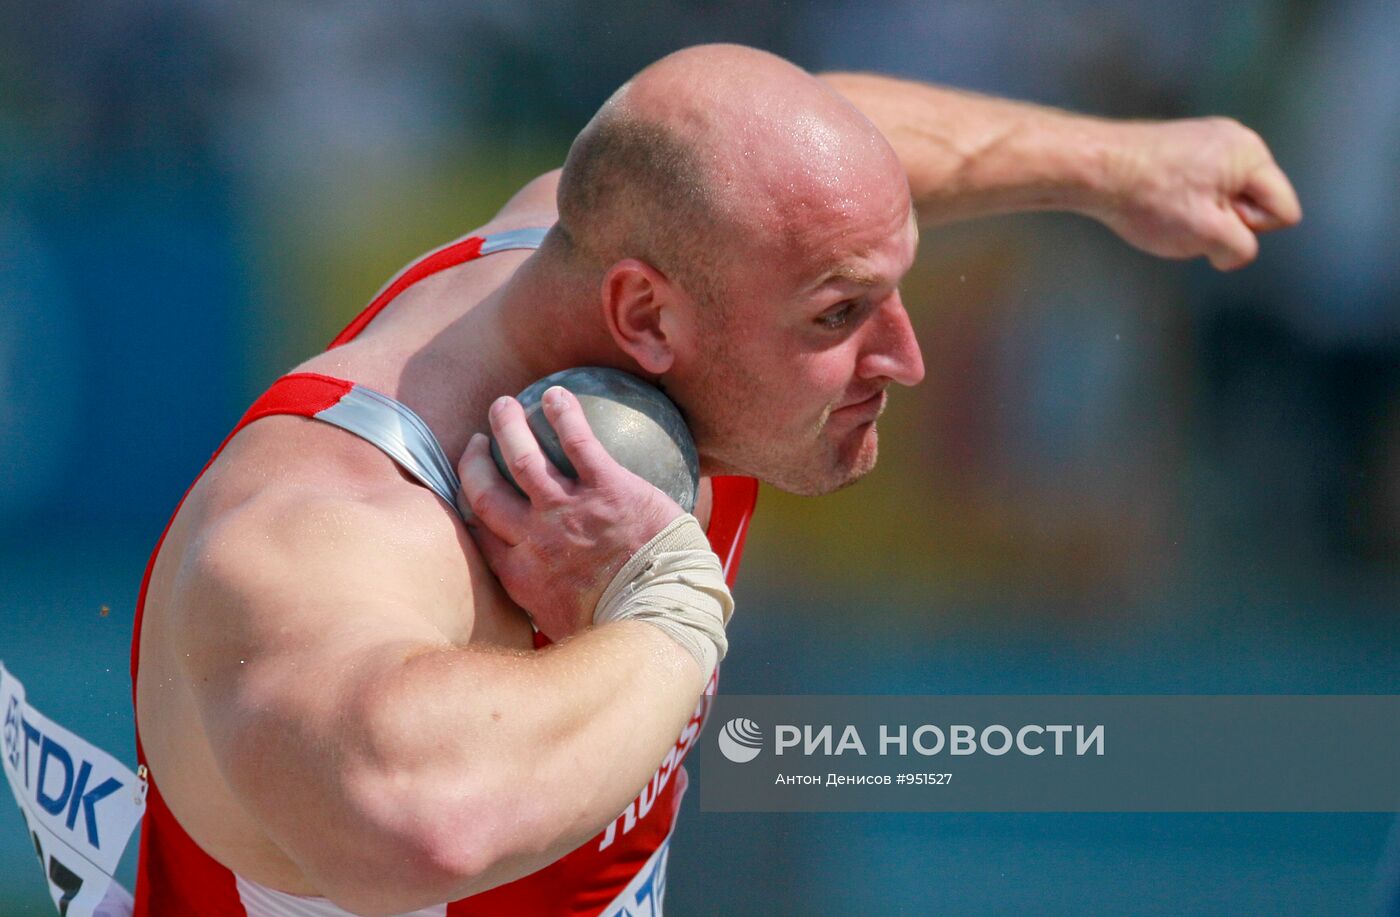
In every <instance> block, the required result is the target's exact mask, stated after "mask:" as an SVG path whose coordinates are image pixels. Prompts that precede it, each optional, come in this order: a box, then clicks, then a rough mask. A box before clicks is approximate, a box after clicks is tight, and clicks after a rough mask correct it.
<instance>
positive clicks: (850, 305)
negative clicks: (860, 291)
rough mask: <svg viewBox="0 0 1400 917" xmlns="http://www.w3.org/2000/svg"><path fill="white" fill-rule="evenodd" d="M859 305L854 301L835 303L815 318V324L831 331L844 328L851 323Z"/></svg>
mask: <svg viewBox="0 0 1400 917" xmlns="http://www.w3.org/2000/svg"><path fill="white" fill-rule="evenodd" d="M859 305H860V303H859V302H857V301H856V300H854V299H848V300H846V301H845V302H842V303H837V304H836V305H835V306H833V307H832V308H831V309H829V310H828V311H826V312H823V313H822V314H821V315H820V316H819V317H818V318H817V324H818V325H821V326H822V327H823V328H828V329H830V330H832V331H837V330H839V329H841V328H844V327H846V326H847V325H849V324H850V323H851V319H853V318H855V314H856V309H857V308H858V307H859Z"/></svg>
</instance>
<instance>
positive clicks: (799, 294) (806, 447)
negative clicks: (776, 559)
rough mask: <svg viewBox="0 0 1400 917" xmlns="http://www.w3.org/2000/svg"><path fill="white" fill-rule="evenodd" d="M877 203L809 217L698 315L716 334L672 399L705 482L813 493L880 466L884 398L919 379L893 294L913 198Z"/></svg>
mask: <svg viewBox="0 0 1400 917" xmlns="http://www.w3.org/2000/svg"><path fill="white" fill-rule="evenodd" d="M900 179H901V181H902V174H901V176H900ZM901 190H904V189H903V188H902V189H901ZM879 200H880V203H879V204H878V205H872V204H871V203H870V202H869V200H868V199H867V201H866V202H864V203H862V204H860V205H856V204H851V203H850V202H846V204H847V206H845V207H839V208H836V209H834V210H831V211H829V212H820V213H818V214H815V215H813V214H812V213H811V212H810V211H808V213H807V214H806V216H807V218H806V219H805V220H803V221H802V222H801V223H800V226H799V228H797V229H795V230H794V231H792V232H790V233H787V234H786V236H785V237H784V238H783V239H781V241H775V242H773V243H772V244H771V246H763V245H760V248H761V249H762V248H765V247H766V248H767V249H768V250H760V251H751V252H749V253H748V254H747V256H741V258H742V260H741V261H740V262H739V263H738V264H736V267H735V272H734V276H733V277H732V278H730V279H729V282H728V283H727V284H726V296H725V299H726V301H725V304H724V307H723V308H721V309H719V310H713V309H712V310H710V314H709V315H701V316H700V317H699V318H698V319H697V324H698V325H699V326H700V327H701V328H702V329H703V326H704V323H705V322H706V321H709V322H710V328H709V331H708V333H700V334H697V336H696V341H697V344H696V347H695V348H693V349H692V352H691V354H690V355H689V356H690V359H687V360H678V361H677V366H676V370H677V372H676V373H675V374H674V375H673V379H674V380H675V381H674V383H673V394H674V395H675V396H676V398H677V400H678V401H679V402H680V403H681V404H682V405H684V406H685V408H686V411H687V415H688V420H689V421H690V424H691V428H692V430H693V431H694V433H695V436H696V443H697V446H698V447H699V450H700V457H701V465H702V469H703V470H704V472H705V473H707V474H747V475H753V476H755V477H758V478H760V479H761V480H763V481H766V482H768V483H770V484H772V485H774V486H776V487H778V488H780V489H782V490H786V491H789V492H792V493H798V494H821V493H828V492H830V491H833V490H836V489H838V488H840V487H844V486H845V485H847V484H850V483H852V482H854V481H855V480H856V479H857V478H859V477H861V476H862V475H864V474H866V473H867V472H869V471H870V470H871V469H872V468H873V467H874V466H875V459H876V451H877V433H876V418H877V417H879V415H880V413H881V412H882V411H883V409H884V406H885V397H886V396H885V389H886V388H887V387H888V386H889V385H890V383H892V382H898V383H900V384H902V385H913V384H915V383H916V382H918V381H919V380H920V379H922V378H923V375H924V366H923V358H922V356H921V355H920V353H919V346H918V342H917V341H916V340H915V339H914V332H913V329H912V328H911V327H910V324H909V316H908V314H907V313H906V312H905V311H904V304H903V302H902V301H901V299H900V292H899V288H898V284H899V281H900V279H901V278H902V277H903V276H904V274H905V272H907V271H908V270H909V267H910V265H911V264H912V263H913V259H914V250H915V247H916V244H917V241H918V233H917V230H916V228H915V226H914V222H913V219H912V216H911V209H910V204H909V197H908V194H907V190H904V193H902V194H897V195H885V196H883V198H880V199H879Z"/></svg>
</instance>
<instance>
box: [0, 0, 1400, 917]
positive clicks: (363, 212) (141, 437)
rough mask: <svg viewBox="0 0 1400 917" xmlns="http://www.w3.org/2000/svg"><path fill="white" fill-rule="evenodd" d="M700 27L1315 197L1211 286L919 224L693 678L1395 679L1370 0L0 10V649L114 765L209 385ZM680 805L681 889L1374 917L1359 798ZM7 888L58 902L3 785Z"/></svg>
mask: <svg viewBox="0 0 1400 917" xmlns="http://www.w3.org/2000/svg"><path fill="white" fill-rule="evenodd" d="M715 40H729V41H741V42H745V43H748V44H754V45H758V46H761V47H765V48H768V49H770V50H773V51H776V52H778V53H781V54H784V55H786V56H788V57H790V58H791V59H793V60H795V61H797V62H798V63H800V64H802V65H804V66H806V67H808V68H811V69H815V70H821V69H873V70H880V71H884V72H889V73H895V74H901V75H905V76H911V77H919V78H924V79H929V80H934V81H939V82H946V83H950V84H954V85H959V86H965V87H969V88H974V89H978V90H983V91H987V92H994V93H999V94H1007V95H1012V96H1015V97H1019V98H1025V99H1031V100H1035V101H1039V102H1042V103H1048V104H1054V105H1061V106H1066V107H1070V108H1074V109H1078V110H1082V111H1088V112H1093V113H1098V114H1103V115H1109V116H1120V117H1172V116H1183V115H1196V114H1228V115H1232V116H1235V117H1238V118H1240V119H1241V120H1243V121H1245V122H1246V123H1247V124H1249V125H1251V126H1253V127H1255V128H1257V129H1258V130H1259V131H1260V132H1261V133H1262V134H1263V135H1264V137H1265V138H1266V139H1267V140H1268V141H1269V142H1270V144H1271V145H1272V147H1273V148H1274V151H1275V153H1276V155H1277V158H1278V160H1279V162H1280V163H1281V165H1282V166H1283V167H1284V168H1285V170H1286V171H1288V172H1289V174H1290V175H1291V176H1292V178H1293V179H1294V181H1295V183H1296V185H1297V188H1298V191H1299V194H1300V196H1301V198H1302V201H1303V205H1304V209H1305V212H1306V214H1307V215H1306V219H1305V222H1304V224H1303V226H1302V227H1301V228H1299V229H1296V230H1293V231H1291V232H1289V233H1286V234H1284V235H1282V236H1280V237H1277V238H1269V239H1267V240H1266V241H1265V243H1264V247H1263V254H1262V255H1261V257H1260V259H1259V261H1258V263H1257V264H1256V265H1255V266H1253V267H1251V268H1249V269H1247V270H1245V271H1244V272H1242V273H1239V274H1234V275H1229V276H1222V275H1218V274H1214V273H1212V272H1211V271H1210V270H1209V269H1208V268H1206V267H1204V266H1203V265H1201V264H1186V265H1183V264H1179V263H1164V262H1157V261H1154V260H1152V259H1150V258H1148V257H1146V256H1144V255H1140V254H1138V253H1136V252H1134V251H1131V250H1129V249H1127V248H1126V247H1125V246H1124V245H1122V244H1121V243H1119V242H1118V241H1117V240H1116V239H1115V238H1114V237H1112V236H1111V235H1110V234H1109V233H1108V232H1107V231H1106V230H1104V229H1102V228H1101V227H1099V226H1097V225H1096V224H1092V223H1090V222H1088V221H1085V220H1082V219H1079V218H1075V217H1068V216H1053V215H1038V216H1032V217H1016V218H1000V219H995V220H989V221H984V222H981V223H976V224H969V225H965V226H959V227H952V228H948V229H943V230H938V231H928V232H926V233H925V234H924V237H923V244H922V246H921V253H920V258H919V262H918V264H917V266H916V267H915V269H914V271H913V274H912V276H911V277H910V278H909V281H908V283H907V284H906V297H905V298H906V302H907V303H908V304H909V308H910V312H911V313H912V314H913V317H914V321H915V325H916V328H917V329H918V331H919V334H920V339H921V340H922V342H923V345H924V351H925V358H926V361H927V364H928V368H929V373H928V379H927V381H925V382H924V384H923V385H922V386H921V387H920V388H919V389H917V390H915V391H912V392H902V393H900V394H899V395H898V396H897V397H896V398H895V399H894V400H893V403H892V407H891V409H890V411H889V414H888V415H887V417H888V420H887V422H886V423H885V424H884V425H883V427H882V429H883V430H884V431H885V436H884V437H883V444H882V445H883V450H882V453H883V461H882V464H881V467H880V469H879V470H878V471H877V473H876V474H874V475H873V476H872V477H871V478H869V479H868V480H867V481H865V482H863V483H862V484H861V485H860V486H858V487H856V488H853V489H850V490H848V491H845V492H843V493H841V494H838V495H836V496H832V497H827V498H822V499H819V500H806V499H799V498H794V497H789V496H785V495H782V494H778V493H775V492H773V491H771V490H766V491H765V492H764V493H763V494H762V496H761V497H760V513H759V516H758V519H757V522H756V524H755V526H754V528H753V532H752V536H751V540H750V549H749V552H748V556H747V558H746V562H745V566H744V571H743V573H742V575H741V577H740V583H739V588H738V599H739V605H740V609H741V611H740V614H739V615H738V617H737V618H736V622H735V625H734V628H733V651H732V653H731V655H730V657H729V660H728V661H727V662H726V664H725V667H724V683H723V687H724V689H725V690H726V691H727V692H733V693H874V694H879V693H958V694H970V693H991V694H1011V693H1077V692H1105V693H1155V692H1166V693H1387V694H1388V693H1397V691H1400V601H1397V600H1400V569H1397V564H1396V562H1395V561H1396V557H1397V552H1398V551H1400V359H1397V358H1398V357H1400V277H1398V276H1397V274H1400V257H1397V253H1396V249H1397V240H1400V4H1396V3H1395V2H1394V0H1341V2H1335V3H1329V4H1325V5H1324V4H1314V3H1308V2H1302V0H1241V2H1234V3H1206V2H1199V0H1184V2H1180V3H1171V4H1163V3H1148V2H1143V0H1137V2H1116V3H1106V2H1090V0H1061V2H1054V3H1044V4H1036V5H1034V6H1030V5H1026V4H1021V3H1010V2H988V0H961V2H943V3H929V2H917V0H861V2H854V0H823V2H805V3H800V2H792V3H786V4H752V3H740V2H735V0H691V2H684V0H663V2H653V3H642V2H621V3H611V4H606V5H597V4H585V3H580V2H576V0H548V2H540V3H535V4H523V3H515V2H500V0H489V2H481V3H474V4H465V3H451V2H446V0H421V2H413V3H399V4H377V3H369V2H357V3H343V4H329V3H309V2H307V3H253V4H236V5H235V4H223V3H215V2H212V0H183V2H176V0H127V2H125V3H122V4H94V3H80V2H76V0H54V2H49V3H46V4H42V5H39V4H26V3H22V2H17V0H0V429H3V431H4V435H3V437H0V469H2V470H0V615H3V621H4V630H3V637H0V658H3V660H4V662H5V664H6V665H7V666H8V667H9V668H10V669H11V670H12V671H13V672H14V673H15V674H16V675H17V676H18V677H19V678H20V679H21V680H23V681H24V682H25V683H26V685H27V686H28V688H29V692H30V699H31V702H32V703H34V704H35V705H36V706H38V707H39V708H40V709H41V710H43V711H44V712H45V713H47V714H48V715H50V716H52V717H54V718H55V719H57V720H59V721H60V722H62V723H65V724H66V725H68V726H69V727H70V728H73V729H75V730H77V731H78V732H80V733H82V734H84V735H86V736H88V737H89V738H90V739H92V740H94V741H96V742H97V743H99V744H101V745H103V746H104V747H106V748H108V749H109V750H111V751H112V752H114V753H116V754H119V755H121V756H123V757H125V758H126V759H128V760H131V759H132V758H133V754H134V753H133V743H132V736H131V716H130V706H129V696H130V695H129V691H130V685H129V679H128V674H127V647H128V639H129V631H130V626H131V618H132V610H133V605H134V603H135V599H136V591H137V586H138V584H139V581H140V577H141V572H142V568H143V565H144V562H145V558H146V553H147V552H148V551H149V549H150V547H151V545H152V543H153V542H154V541H155V538H156V536H157V535H158V534H159V531H160V529H161V527H162V525H163V524H164V521H165V519H166V517H167V515H168V514H169V512H170V511H171V509H172V508H173V506H174V505H175V503H176V501H177V500H178V498H179V496H180V494H181V492H182V491H183V489H184V487H185V486H186V485H187V484H188V483H189V481H190V480H191V478H192V477H193V475H194V474H195V473H196V472H197V471H198V470H199V468H200V466H201V465H202V463H203V462H204V460H205V458H207V456H208V454H209V453H210V451H211V450H212V449H213V448H214V447H215V446H216V445H217V444H218V442H219V440H220V439H221V438H222V436H223V435H224V433H225V432H226V431H227V430H228V429H229V428H230V427H231V426H232V424H233V423H234V422H235V421H236V419H237V418H238V416H239V415H240V414H241V412H242V410H243V408H244V407H245V406H246V405H247V404H248V403H249V402H250V401H251V400H252V399H253V398H254V397H256V395H257V394H258V393H259V392H260V391H261V390H262V389H263V388H264V387H265V386H266V385H267V384H268V383H269V382H270V381H271V380H272V379H274V378H275V377H276V376H277V375H279V374H280V373H281V372H282V371H284V370H285V369H286V368H288V367H289V366H290V365H292V364H293V363H295V362H297V361H299V360H301V359H303V358H304V357H305V356H307V355H309V354H310V353H312V352H314V351H315V350H316V349H318V348H319V347H321V346H324V344H325V343H326V342H327V341H328V340H329V339H330V337H331V336H332V335H333V334H334V333H335V332H336V331H337V330H338V329H339V328H340V326H341V325H343V324H344V323H345V322H346V321H347V320H348V319H349V318H350V317H351V316H352V315H353V314H354V313H355V312H356V311H357V310H358V309H359V308H360V307H361V306H362V304H363V303H364V302H365V301H366V300H367V299H368V298H369V297H370V296H371V295H372V294H373V292H374V291H375V289H376V288H377V287H378V286H379V285H380V284H381V283H382V282H383V281H384V279H385V278H386V277H387V276H388V275H390V274H391V273H392V272H393V271H395V270H396V269H397V268H398V267H399V266H400V265H402V264H403V263H404V262H405V261H407V260H409V259H410V258H412V257H414V256H415V255H417V254H418V253H420V252H422V251H424V250H426V249H428V248H430V247H432V246H434V245H437V244H439V243H441V242H444V241H446V240H448V239H450V238H452V237H455V236H457V235H459V234H461V233H463V232H465V231H466V230H468V229H470V228H471V227H473V226H475V225H477V224H479V223H481V222H482V221H483V220H484V219H485V218H486V217H487V216H488V215H489V214H490V213H491V212H493V210H494V209H495V208H496V207H498V206H499V205H500V204H501V203H502V202H503V201H504V200H505V198H506V197H507V196H508V195H509V193H510V192H511V191H512V190H514V188H515V187H517V186H518V185H519V184H520V183H522V182H523V181H525V180H526V179H528V178H529V177H531V176H533V175H535V174H537V173H538V172H541V171H543V170H545V169H547V168H551V167H553V166H555V165H557V164H558V163H559V162H560V161H561V159H562V155H563V152H564V150H565V149H566V148H567V144H568V141H569V139H570V137H571V136H572V134H573V133H574V132H575V131H576V130H577V129H578V128H579V127H580V126H581V125H582V124H583V123H584V121H585V120H586V119H587V118H588V116H589V115H590V114H591V112H592V111H593V109H594V108H596V106H597V105H598V104H599V103H600V102H601V101H602V99H603V98H605V97H606V95H607V94H608V93H609V92H610V91H611V90H612V89H613V88H615V87H616V86H617V85H618V84H619V83H620V82H621V81H623V80H624V79H626V77H627V76H628V75H629V74H630V73H632V72H634V71H635V70H636V69H638V68H639V67H641V66H643V65H644V64H646V63H647V62H649V61H650V60H652V59H654V58H655V57H657V56H659V55H661V54H662V53H664V52H666V51H669V50H672V49H674V48H677V47H680V46H683V45H686V44H691V43H694V42H699V41H715ZM692 770H694V769H692ZM695 776H696V778H697V780H699V781H701V782H703V779H704V775H703V774H696V775H695ZM697 795H698V794H696V793H695V792H694V791H692V794H691V796H690V798H689V799H688V801H687V803H686V807H687V809H688V811H687V812H686V813H685V815H684V817H683V820H682V824H681V827H680V829H679V832H678V835H677V839H676V841H675V845H674V853H673V856H672V858H671V876H670V881H669V883H668V885H669V888H668V899H669V900H668V904H669V905H670V910H671V912H673V913H675V914H681V915H686V914H863V913H870V912H876V913H905V914H925V913H945V914H1079V913H1112V914H1178V913H1192V914H1357V913H1366V912H1368V911H1369V910H1372V909H1375V908H1377V907H1382V906H1383V905H1382V904H1381V899H1382V896H1383V895H1384V894H1385V893H1384V892H1383V891H1382V886H1383V884H1384V880H1383V878H1382V873H1383V869H1382V866H1381V865H1380V864H1381V863H1382V861H1383V859H1384V857H1385V853H1384V851H1385V848H1386V844H1387V836H1388V834H1389V833H1390V832H1391V824H1392V818H1391V817H1390V816H1386V815H1379V814H1377V815H1306V816H1305V815H1268V816H1261V815H1249V816H1246V815H1210V816H1205V815H1200V816H1181V815H1175V816H1163V815H1034V816H1032V815H904V816H892V815H878V816H877V815H866V816H858V815H767V814H754V815H744V816H736V815H719V814H706V813H702V812H699V811H698V807H697V803H696V797H697ZM1391 844H1392V845H1393V849H1392V850H1391V853H1390V856H1391V857H1392V860H1391V863H1392V865H1391V867H1390V869H1392V870H1397V869H1400V866H1397V865H1395V864H1396V863H1400V836H1398V837H1397V838H1396V839H1393V840H1392V841H1391ZM124 875H125V877H126V878H127V880H128V882H129V881H130V877H131V872H130V863H128V865H127V870H126V872H125V873H124ZM1390 881H1392V882H1394V883H1395V884H1396V885H1400V874H1396V875H1392V876H1391V877H1390ZM1391 894H1396V893H1395V892H1391ZM1397 901H1400V899H1397ZM0 902H3V904H0V912H3V913H5V914H11V913H13V914H41V913H45V912H46V911H47V910H48V908H49V905H48V904H47V902H46V899H45V897H44V892H43V885H42V881H41V878H40V874H39V871H38V869H37V868H36V864H35V862H34V860H33V857H32V853H31V852H30V851H29V848H28V847H27V843H26V841H25V838H24V836H23V830H22V823H21V821H20V818H19V815H18V812H16V811H15V810H13V809H11V808H9V807H8V806H3V807H0ZM1394 906H1395V907H1396V908H1397V912H1400V903H1396V904H1395V905H1394Z"/></svg>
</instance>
